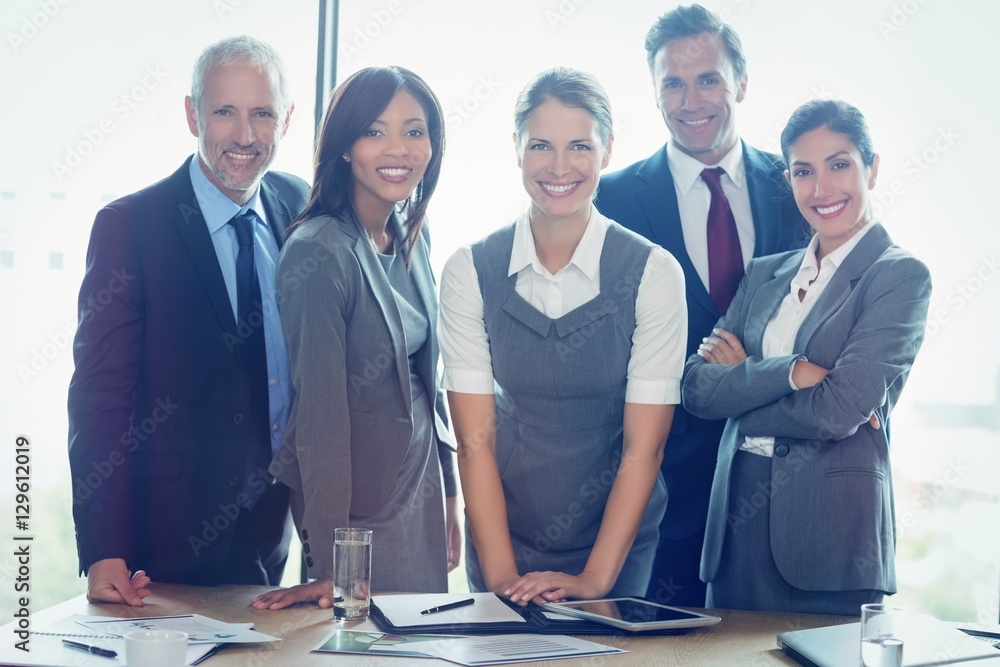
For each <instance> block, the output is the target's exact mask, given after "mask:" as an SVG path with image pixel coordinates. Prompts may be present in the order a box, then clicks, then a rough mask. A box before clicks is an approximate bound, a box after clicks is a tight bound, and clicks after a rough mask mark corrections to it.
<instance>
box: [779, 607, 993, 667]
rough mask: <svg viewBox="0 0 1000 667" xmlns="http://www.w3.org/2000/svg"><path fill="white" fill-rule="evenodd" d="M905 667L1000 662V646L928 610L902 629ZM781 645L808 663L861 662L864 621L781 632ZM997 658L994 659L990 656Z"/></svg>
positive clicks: (981, 666) (839, 665)
mask: <svg viewBox="0 0 1000 667" xmlns="http://www.w3.org/2000/svg"><path fill="white" fill-rule="evenodd" d="M898 635H899V637H898V638H899V639H902V640H903V667H930V666H933V665H955V664H972V665H974V666H975V667H987V666H989V667H995V666H998V665H1000V650H998V649H997V648H996V647H994V645H993V644H992V643H991V642H989V641H983V640H982V639H980V638H978V637H972V636H970V635H968V634H966V633H965V632H963V631H961V630H959V629H957V628H955V627H954V626H953V625H949V624H948V623H944V622H942V621H939V620H938V619H936V618H934V617H933V616H929V615H927V614H914V615H912V616H908V617H906V621H905V624H904V626H903V628H902V630H901V631H900V632H899V633H898ZM778 646H779V647H780V648H781V650H782V651H784V652H785V653H786V654H787V655H788V656H789V657H790V658H792V659H793V660H795V661H796V662H798V663H799V664H800V665H803V666H804V667H845V666H853V665H859V664H860V663H861V624H860V623H848V624H845V625H832V626H828V627H824V628H814V629H811V630H795V631H793V632H782V633H781V634H779V635H778ZM990 658H993V660H990Z"/></svg>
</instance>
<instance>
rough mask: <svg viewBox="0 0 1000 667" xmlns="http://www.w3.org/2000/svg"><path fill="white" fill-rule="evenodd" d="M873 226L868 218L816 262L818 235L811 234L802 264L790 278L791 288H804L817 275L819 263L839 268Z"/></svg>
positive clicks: (832, 269)
mask: <svg viewBox="0 0 1000 667" xmlns="http://www.w3.org/2000/svg"><path fill="white" fill-rule="evenodd" d="M874 226H875V223H874V221H872V220H869V221H868V222H867V223H865V226H864V227H862V228H861V229H859V230H858V231H857V233H855V234H854V236H852V237H851V238H849V239H847V241H845V242H844V244H843V245H842V246H840V247H839V248H837V249H836V250H834V251H833V252H831V253H830V254H829V255H827V256H826V257H824V258H823V261H822V262H820V263H817V261H816V250H817V248H819V237H818V236H816V235H815V234H813V237H812V239H810V240H809V245H808V246H806V254H805V256H804V257H803V258H802V264H800V265H799V272H798V273H797V274H795V278H793V279H792V286H793V288H801V289H805V288H806V287H808V285H809V283H810V282H811V281H813V280H815V279H816V276H817V275H819V268H820V264H822V265H823V266H826V267H829V268H830V269H831V272H832V271H836V270H837V269H838V268H840V265H841V264H842V263H843V262H844V259H845V258H846V257H847V256H848V255H849V254H851V251H852V250H854V248H856V247H857V245H858V243H860V242H861V239H862V238H864V235H865V234H867V233H868V232H869V231H870V230H871V228H872V227H874Z"/></svg>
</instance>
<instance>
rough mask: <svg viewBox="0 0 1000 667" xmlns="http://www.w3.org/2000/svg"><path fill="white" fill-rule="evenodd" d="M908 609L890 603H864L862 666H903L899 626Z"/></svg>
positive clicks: (862, 607)
mask: <svg viewBox="0 0 1000 667" xmlns="http://www.w3.org/2000/svg"><path fill="white" fill-rule="evenodd" d="M904 614H905V611H904V609H903V608H902V607H895V606H893V605H888V604H863V605H861V665H862V667H902V665H903V640H902V639H901V638H900V637H901V635H900V634H899V629H900V627H901V622H902V620H903V616H904Z"/></svg>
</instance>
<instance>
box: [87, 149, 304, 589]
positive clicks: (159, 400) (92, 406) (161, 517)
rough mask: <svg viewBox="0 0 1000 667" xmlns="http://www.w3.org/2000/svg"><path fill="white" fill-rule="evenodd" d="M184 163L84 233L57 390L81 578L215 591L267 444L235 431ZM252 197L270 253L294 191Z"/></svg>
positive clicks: (231, 321) (226, 334) (210, 260)
mask: <svg viewBox="0 0 1000 667" xmlns="http://www.w3.org/2000/svg"><path fill="white" fill-rule="evenodd" d="M191 159H193V158H189V159H188V160H187V161H185V163H184V164H183V165H182V166H181V168H180V169H178V170H177V171H176V172H174V174H173V175H171V176H169V177H168V178H166V179H164V180H162V181H160V182H159V183H156V184H154V185H152V186H150V187H148V188H145V189H144V190H141V191H139V192H136V193H134V194H131V195H128V196H126V197H123V198H121V199H119V200H117V201H115V202H112V203H111V204H109V205H107V206H106V207H104V208H103V209H102V210H101V211H100V212H98V214H97V218H96V220H95V221H94V227H93V230H92V232H91V239H90V246H89V248H88V250H87V267H86V273H85V275H84V279H83V285H82V287H81V289H80V301H79V309H80V312H79V317H80V319H79V328H78V329H77V333H76V339H75V341H74V345H73V354H74V359H75V361H76V369H75V371H74V373H73V379H72V380H71V382H70V387H69V458H70V468H71V471H72V480H73V517H74V520H75V522H76V537H77V550H78V555H79V559H80V570H81V571H86V570H87V568H89V566H90V565H91V564H92V563H94V562H95V561H98V560H101V559H103V558H114V557H121V558H125V559H126V562H127V563H128V564H129V565H130V566H133V565H134V566H135V567H143V568H145V569H146V570H147V571H148V573H149V575H150V576H151V577H152V578H153V579H155V580H157V581H171V582H180V583H189V584H212V583H217V582H218V581H219V578H220V576H221V573H222V569H223V565H224V563H225V561H226V558H227V556H228V555H229V550H230V547H231V545H232V542H233V533H234V531H233V526H234V523H235V521H234V520H235V518H236V516H237V512H238V511H239V510H241V509H242V508H240V507H239V504H238V502H239V494H240V493H241V492H242V489H243V481H244V480H243V478H244V475H245V469H244V465H245V456H246V448H247V442H248V439H249V438H250V437H262V438H267V437H268V434H267V433H262V434H259V435H258V434H251V433H249V432H248V429H249V428H250V427H251V425H252V424H254V423H258V422H259V420H256V419H250V418H248V410H249V406H250V385H249V382H248V377H247V374H246V372H245V369H244V366H243V363H242V362H241V360H240V358H239V356H238V355H237V354H236V353H235V352H234V351H233V346H232V344H231V343H229V344H227V341H232V340H234V338H233V336H237V330H236V321H235V317H234V316H233V310H232V306H231V304H230V300H229V296H228V292H227V291H226V285H225V280H224V278H223V275H222V271H221V269H220V268H219V262H218V259H217V257H216V253H215V248H214V246H213V244H212V240H211V237H210V235H209V233H208V230H207V228H206V226H205V222H204V218H203V217H202V215H201V210H200V208H199V206H198V201H197V199H196V198H195V194H194V189H193V187H192V185H191V178H190V174H189V163H190V160H191ZM260 187H261V200H262V203H263V207H264V210H265V213H266V216H267V219H268V223H269V224H270V226H271V228H272V231H273V232H274V235H275V239H277V241H278V243H279V245H280V244H281V242H282V241H283V238H284V230H285V228H286V227H287V226H288V224H289V223H290V222H291V220H292V219H293V218H294V216H295V215H297V214H298V213H299V211H300V210H301V209H302V208H303V206H304V205H305V201H306V197H307V195H308V188H307V186H306V184H305V182H304V181H302V180H301V179H299V178H296V177H294V176H290V175H288V174H280V173H269V174H267V175H266V176H264V178H263V180H262V181H261V186H260ZM261 484H263V481H261ZM279 520H280V521H281V522H283V520H284V516H281V517H278V516H275V517H274V522H275V526H274V531H275V542H276V545H277V542H278V541H280V536H281V534H282V525H281V524H279V523H277V522H278V521H279ZM283 548H285V549H287V545H285V546H284V547H283Z"/></svg>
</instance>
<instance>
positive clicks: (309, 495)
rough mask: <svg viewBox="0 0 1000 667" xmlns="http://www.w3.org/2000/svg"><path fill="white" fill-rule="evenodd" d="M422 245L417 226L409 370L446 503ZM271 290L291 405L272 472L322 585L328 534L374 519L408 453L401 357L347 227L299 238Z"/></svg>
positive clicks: (363, 253)
mask: <svg viewBox="0 0 1000 667" xmlns="http://www.w3.org/2000/svg"><path fill="white" fill-rule="evenodd" d="M429 240H430V237H429V236H428V234H427V227H426V225H425V226H424V228H423V233H422V235H421V238H420V239H419V240H418V245H417V248H416V250H415V251H414V253H413V263H412V265H411V268H410V271H411V275H412V276H413V279H414V283H415V285H416V288H417V292H418V293H419V294H420V298H421V299H422V300H423V303H424V307H425V308H426V310H427V316H428V319H429V320H430V331H429V337H428V341H427V344H426V345H425V346H424V347H423V348H422V350H421V352H420V357H419V360H418V365H419V368H420V376H421V379H422V381H423V382H424V385H425V386H424V389H425V391H426V393H427V395H428V396H432V397H436V398H435V412H436V415H435V417H436V418H435V425H434V426H435V433H436V435H437V444H438V455H439V458H440V460H441V464H442V469H443V471H444V484H445V493H446V494H447V495H448V496H454V495H455V493H456V485H455V475H454V468H453V460H452V451H454V444H453V442H452V440H451V436H450V435H449V432H448V426H447V416H446V415H447V413H446V411H445V403H444V394H443V392H441V391H439V388H438V382H437V362H438V343H437V335H436V331H435V329H436V322H437V289H436V286H435V283H434V276H433V274H432V273H431V266H430V260H429ZM277 290H278V306H279V308H280V309H281V324H282V329H283V330H284V333H285V339H286V340H287V341H288V351H289V354H290V356H291V366H292V384H293V385H294V387H295V392H296V396H295V401H294V403H293V406H292V412H291V416H290V418H289V422H288V429H287V431H286V435H285V440H284V442H283V443H282V446H281V449H280V450H279V451H278V453H277V454H276V456H275V459H274V461H272V462H271V467H270V471H271V474H273V475H274V476H275V477H277V478H278V480H280V481H281V482H283V483H284V484H287V485H288V486H289V487H291V489H292V513H293V516H294V519H295V523H296V526H297V528H298V529H299V530H300V536H301V538H302V542H303V550H304V551H305V553H306V554H309V555H307V556H306V565H307V567H308V570H309V576H310V577H329V576H331V567H332V563H331V561H332V557H333V529H334V528H337V527H342V526H348V525H350V524H349V521H348V517H364V516H369V515H371V514H373V513H375V512H376V511H378V510H379V509H380V508H381V507H383V505H384V504H385V502H386V500H387V499H388V496H389V492H390V490H391V489H392V485H393V482H394V481H395V480H396V477H397V473H398V472H399V469H400V466H401V464H402V462H403V458H404V456H405V455H406V450H407V448H408V447H409V444H410V439H411V436H412V434H413V422H412V417H411V415H412V410H411V406H412V404H411V396H410V367H409V361H408V350H407V349H406V341H405V339H404V335H403V323H402V320H401V319H400V315H399V310H398V309H397V307H396V301H395V299H394V297H393V294H392V288H391V287H390V285H389V281H388V278H386V275H385V271H384V270H383V268H382V265H381V264H380V263H379V260H378V257H377V256H376V253H375V249H374V248H373V247H372V245H371V242H370V241H369V240H368V238H367V236H366V235H365V233H364V232H363V230H362V228H361V225H360V223H359V222H357V220H356V219H355V217H354V216H353V215H345V216H343V217H342V218H339V219H338V218H331V217H329V216H322V217H317V218H313V219H310V220H307V221H306V222H305V223H303V224H302V225H301V226H300V227H299V228H297V229H296V230H295V232H294V233H293V234H292V235H291V237H290V238H289V239H288V241H287V242H286V243H285V246H284V248H283V249H282V252H281V256H280V257H279V259H278V267H277ZM310 543H312V547H315V548H312V547H310V546H308V545H310Z"/></svg>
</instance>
